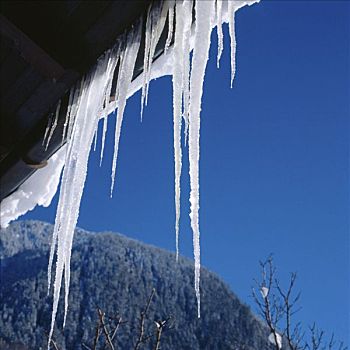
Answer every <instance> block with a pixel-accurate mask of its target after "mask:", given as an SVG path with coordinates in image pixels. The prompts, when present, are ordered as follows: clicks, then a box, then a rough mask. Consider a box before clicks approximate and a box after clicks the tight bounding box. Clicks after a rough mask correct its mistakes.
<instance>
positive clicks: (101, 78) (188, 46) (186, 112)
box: [46, 0, 258, 343]
mask: <svg viewBox="0 0 350 350" xmlns="http://www.w3.org/2000/svg"><path fill="white" fill-rule="evenodd" d="M257 1H258V0H247V1H225V0H216V1H215V0H212V1H202V0H196V1H193V0H183V1H182V0H180V1H171V0H168V1H161V2H155V3H154V4H153V5H151V6H150V8H149V11H148V14H147V19H146V30H145V52H144V70H143V74H142V75H141V76H140V77H139V78H137V79H138V82H139V83H138V86H137V87H136V88H135V82H133V81H132V80H133V73H134V67H135V62H136V57H137V54H138V51H139V48H140V42H141V35H142V19H140V20H139V23H136V24H135V25H134V26H133V27H132V28H131V29H130V31H129V32H128V33H125V34H124V35H122V36H121V37H120V38H119V39H118V40H117V42H116V44H115V46H114V47H113V48H112V49H110V50H109V51H108V52H106V53H105V54H104V55H103V57H101V58H100V59H99V60H98V62H97V65H96V67H95V68H94V70H92V71H91V72H90V73H89V74H88V75H87V76H85V77H84V78H83V79H82V81H81V82H80V83H79V84H78V85H77V86H75V87H74V89H72V90H71V92H70V97H69V106H68V111H67V116H66V122H65V124H64V131H63V134H64V135H63V136H64V137H66V138H67V145H66V156H65V166H64V170H63V175H62V180H61V190H60V196H59V203H58V209H57V213H56V222H55V228H54V232H53V238H52V245H51V252H50V258H49V267H48V282H49V284H48V288H49V290H50V282H51V270H52V264H53V260H54V255H55V253H57V261H56V271H55V282H54V295H53V311H52V320H51V331H50V339H51V336H52V333H53V328H54V324H55V319H56V314H57V308H58V300H59V295H60V289H61V284H62V279H63V276H64V284H65V312H64V322H63V325H64V324H65V321H66V316H67V310H68V294H69V283H70V259H71V249H72V241H73V234H74V230H75V227H76V224H77V220H78V215H79V207H80V202H81V197H82V193H83V189H84V183H85V180H86V175H87V165H88V158H89V152H90V149H91V146H92V143H93V140H94V138H95V142H96V137H97V128H98V122H99V119H101V118H102V119H103V131H102V135H103V136H102V147H101V162H102V157H103V152H104V142H105V135H106V130H107V118H108V115H109V113H110V112H111V111H114V110H117V114H116V128H115V143H114V156H113V164H112V185H111V195H112V191H113V187H114V179H115V174H116V166H117V157H118V146H119V139H120V135H121V127H122V123H123V115H124V109H125V106H126V101H127V98H128V97H129V96H130V95H131V94H132V93H133V92H135V91H136V90H137V89H138V88H142V97H141V116H142V111H143V108H144V105H147V96H148V89H149V83H150V80H151V79H153V78H154V77H156V76H161V75H167V74H171V75H172V77H173V111H174V114H173V122H174V157H175V208H176V218H175V231H176V258H178V254H179V247H178V238H179V219H180V176H181V166H182V165H181V158H182V146H181V130H182V120H184V138H185V143H187V147H188V152H189V168H190V171H189V173H190V174H189V175H190V185H191V186H190V187H191V192H190V210H191V212H190V219H191V227H192V231H193V246H194V260H195V293H196V297H197V302H198V317H199V316H200V292H199V280H200V245H199V135H200V133H199V131H200V111H201V99H202V91H203V81H204V75H205V69H206V65H207V61H208V56H209V48H210V36H211V31H212V29H213V28H214V27H215V26H217V33H218V56H217V64H218V66H219V61H220V57H221V53H222V51H223V32H222V23H224V22H228V23H229V32H230V38H231V68H232V75H231V85H232V82H233V79H234V75H235V51H236V42H235V27H234V13H235V11H236V10H237V9H238V8H240V7H242V6H244V5H246V4H252V3H255V2H257ZM193 15H194V16H193ZM167 19H168V23H169V25H168V36H167V40H166V43H165V48H164V55H163V61H164V60H165V61H166V62H167V64H165V63H164V69H163V70H162V67H159V64H158V68H156V70H157V72H156V73H155V74H153V73H154V72H153V69H154V67H156V66H157V61H155V62H153V61H154V54H155V50H156V46H157V44H158V41H159V39H160V36H161V33H162V32H163V30H164V28H165V24H166V21H167ZM191 52H192V55H193V56H192V59H191ZM165 61H164V62H165ZM169 62H170V66H171V69H170V70H169ZM116 69H118V72H117V73H118V79H117V84H116V87H115V88H114V91H112V81H113V76H114V71H115V70H116ZM110 96H114V99H113V101H111V99H110ZM58 109H59V106H58V108H57V110H58ZM57 115H58V112H57V111H56V115H55V119H57ZM56 124H57V122H55V121H53V122H52V126H51V130H50V131H48V137H47V141H46V142H47V144H48V142H49V140H50V138H51V137H50V136H51V135H52V133H53V130H52V128H53V127H54V126H55V125H56ZM49 343H50V341H49Z"/></svg>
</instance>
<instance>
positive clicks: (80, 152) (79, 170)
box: [49, 52, 137, 343]
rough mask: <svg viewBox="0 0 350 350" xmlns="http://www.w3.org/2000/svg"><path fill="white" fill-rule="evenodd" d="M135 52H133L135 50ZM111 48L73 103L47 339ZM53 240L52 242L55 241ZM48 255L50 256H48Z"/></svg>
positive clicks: (107, 76) (67, 262) (67, 257)
mask: <svg viewBox="0 0 350 350" xmlns="http://www.w3.org/2000/svg"><path fill="white" fill-rule="evenodd" d="M136 53H137V52H136ZM111 54H112V52H107V53H106V54H105V56H104V57H103V58H102V59H100V60H99V61H98V64H97V67H96V70H95V72H94V73H93V74H90V75H89V76H88V78H87V79H85V80H84V82H83V83H82V85H81V89H80V91H79V98H78V99H77V103H76V116H75V121H74V125H73V126H72V129H71V134H70V136H69V139H68V142H67V156H66V164H65V167H64V170H63V176H62V184H61V193H60V198H59V204H58V209H57V215H56V222H55V228H54V234H53V237H54V238H55V237H57V241H55V240H53V245H57V262H56V272H55V282H54V301H53V311H52V317H51V330H50V335H49V343H50V339H51V337H52V332H53V326H54V323H55V319H56V313H57V307H58V299H59V294H60V289H61V282H62V277H63V273H64V275H65V292H66V296H65V301H66V303H65V318H64V321H65V319H66V315H67V308H68V295H69V281H70V258H71V248H72V242H73V235H74V229H75V226H76V223H77V219H78V215H79V207H80V200H81V196H82V192H83V188H84V183H85V179H86V172H87V163H88V158H89V151H90V147H91V143H92V141H93V136H94V133H95V130H96V128H97V126H98V118H99V111H101V110H102V107H103V103H104V98H105V91H106V84H108V81H109V79H111V75H112V74H113V71H111V70H108V69H107V67H108V62H110V56H111ZM55 242H56V243H55ZM50 258H51V257H50Z"/></svg>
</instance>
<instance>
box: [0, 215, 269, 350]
mask: <svg viewBox="0 0 350 350" xmlns="http://www.w3.org/2000/svg"><path fill="white" fill-rule="evenodd" d="M52 230H53V226H52V225H50V224H46V223H43V222H38V221H19V222H14V223H12V224H11V225H10V226H9V227H8V228H7V229H3V230H1V233H0V239H1V241H0V257H1V310H0V338H1V341H2V346H3V347H4V348H10V349H15V348H17V349H40V348H46V347H47V336H46V333H47V332H48V331H49V326H50V320H51V304H52V296H51V294H50V296H49V297H48V296H47V264H48V255H49V242H50V240H51V233H52ZM71 265H72V275H71V288H70V296H69V311H68V319H67V324H66V327H65V329H64V331H62V321H63V300H61V304H60V307H59V314H58V318H57V325H56V329H55V334H54V339H55V341H56V342H57V344H58V346H59V349H61V350H62V349H82V345H81V344H82V342H85V343H86V344H89V345H90V344H91V343H92V339H93V337H94V332H95V327H96V322H97V313H96V309H97V307H100V308H101V309H102V310H103V311H105V312H106V314H107V315H112V314H116V313H117V312H118V314H119V315H121V316H122V318H123V320H127V321H128V322H127V323H125V324H123V325H122V326H121V327H120V329H119V330H118V333H117V337H116V341H115V345H116V346H117V348H118V349H133V347H134V344H135V342H136V338H137V337H138V329H139V318H140V312H141V311H142V310H143V309H144V307H145V304H146V302H147V298H148V296H149V295H150V293H151V290H152V288H155V291H156V292H155V295H154V299H153V302H152V303H151V307H150V309H149V312H148V314H147V320H146V331H147V332H151V331H153V330H154V328H155V324H154V321H156V320H161V319H166V318H167V317H168V316H172V317H173V322H174V327H173V329H171V330H168V331H166V332H164V334H163V336H162V341H161V349H162V350H170V349H184V350H185V349H210V350H215V349H218V350H225V349H240V350H253V349H254V350H255V349H256V350H264V349H268V342H267V337H268V332H267V331H266V329H265V328H264V327H263V326H262V325H261V323H260V322H259V321H258V320H257V319H256V317H255V316H254V315H253V314H252V313H251V311H250V310H249V308H248V307H247V306H246V305H244V304H242V303H241V302H240V300H239V299H238V298H237V297H236V296H235V295H234V294H233V293H232V292H231V291H230V290H229V288H228V287H227V286H226V285H225V284H224V283H223V282H222V281H221V280H220V279H219V278H218V277H217V276H215V275H214V274H213V273H211V272H209V271H207V270H206V269H202V272H201V273H202V279H201V293H202V304H201V305H202V306H201V318H200V319H198V318H197V305H196V300H195V294H194V286H193V263H192V262H191V261H189V260H187V259H183V258H180V260H179V263H178V264H177V263H176V261H175V255H174V254H172V253H170V252H167V251H164V250H161V249H158V248H155V247H152V246H148V245H145V244H142V243H140V242H137V241H135V240H132V239H129V238H127V237H125V236H122V235H120V234H117V233H90V232H87V231H84V230H81V229H77V232H76V235H75V239H74V247H73V255H72V262H71ZM61 294H62V295H63V294H64V293H61ZM15 344H17V345H15ZM21 344H22V345H21ZM153 347H154V339H151V340H150V341H149V342H148V343H147V344H145V345H143V346H142V347H141V349H153Z"/></svg>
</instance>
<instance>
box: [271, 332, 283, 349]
mask: <svg viewBox="0 0 350 350" xmlns="http://www.w3.org/2000/svg"><path fill="white" fill-rule="evenodd" d="M275 333H276V339H275V334H274V333H270V335H269V338H268V339H269V342H270V343H271V344H273V345H277V347H278V348H279V349H282V337H281V335H280V334H278V333H277V332H275ZM276 343H277V344H276Z"/></svg>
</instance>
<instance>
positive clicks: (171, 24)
mask: <svg viewBox="0 0 350 350" xmlns="http://www.w3.org/2000/svg"><path fill="white" fill-rule="evenodd" d="M174 6H175V1H169V12H168V27H169V28H168V37H167V39H166V43H165V48H164V53H165V54H166V53H167V52H168V49H169V46H170V44H171V41H172V40H173V33H174Z"/></svg>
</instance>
